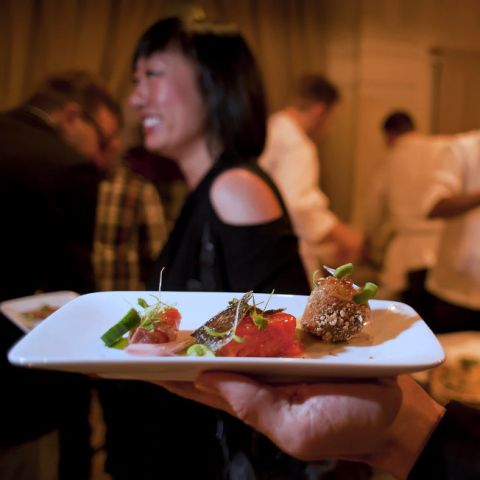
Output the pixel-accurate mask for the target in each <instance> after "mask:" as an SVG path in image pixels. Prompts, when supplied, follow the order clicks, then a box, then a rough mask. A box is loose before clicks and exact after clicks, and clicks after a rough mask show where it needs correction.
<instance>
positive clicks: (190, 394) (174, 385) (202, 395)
mask: <svg viewBox="0 0 480 480" xmlns="http://www.w3.org/2000/svg"><path fill="white" fill-rule="evenodd" d="M153 383H155V384H156V385H160V386H161V387H163V388H165V389H167V390H168V391H169V392H172V393H174V394H176V395H178V396H180V397H183V398H187V399H189V400H193V401H194V402H198V403H202V404H204V405H207V406H209V407H212V408H216V409H218V410H223V411H225V412H227V413H230V414H232V412H231V410H230V408H229V405H228V404H227V402H225V401H224V400H223V399H222V398H221V397H219V396H218V395H215V394H211V393H208V392H203V391H201V390H198V389H197V388H196V387H195V384H194V383H192V382H168V381H162V382H153Z"/></svg>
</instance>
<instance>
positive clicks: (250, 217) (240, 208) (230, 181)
mask: <svg viewBox="0 0 480 480" xmlns="http://www.w3.org/2000/svg"><path fill="white" fill-rule="evenodd" d="M210 201H211V203H212V206H213V209H214V210H215V213H216V214H217V216H218V217H219V218H220V220H222V222H224V223H226V224H229V225H255V224H260V223H267V222H270V221H272V220H276V219H278V218H280V217H281V216H282V214H283V212H282V208H281V206H280V203H279V201H278V199H277V197H276V195H275V193H274V192H273V191H272V189H271V188H270V186H269V185H267V183H265V181H264V180H263V179H262V178H260V177H259V176H258V175H256V174H254V173H253V172H250V171H249V170H246V169H244V168H232V169H230V170H227V171H226V172H224V173H222V174H221V175H219V177H218V178H217V179H216V180H215V182H214V183H213V185H212V188H211V190H210Z"/></svg>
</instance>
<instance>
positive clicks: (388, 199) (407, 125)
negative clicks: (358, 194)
mask: <svg viewBox="0 0 480 480" xmlns="http://www.w3.org/2000/svg"><path fill="white" fill-rule="evenodd" d="M382 130H383V133H384V136H385V141H386V143H387V146H388V147H389V151H388V154H387V157H386V158H385V163H384V171H383V172H382V173H383V175H382V178H381V185H380V189H381V194H380V195H379V197H378V198H377V200H376V201H377V203H378V205H376V206H373V207H375V208H379V207H380V206H381V207H382V208H383V209H384V211H385V218H383V219H378V221H377V223H380V222H382V223H384V222H385V220H386V221H388V224H389V226H390V240H389V241H388V243H387V245H386V247H385V253H384V258H383V262H382V269H381V272H380V284H381V287H382V289H383V296H388V297H398V298H399V300H401V301H403V302H405V303H407V304H409V305H410V306H412V307H413V308H414V309H415V310H416V311H417V312H418V313H419V314H420V315H421V316H422V317H423V318H425V319H426V318H428V317H429V316H430V312H431V307H432V301H433V299H432V297H431V295H429V294H428V292H427V291H426V289H425V279H426V276H427V272H428V270H429V269H430V268H431V267H432V266H433V265H435V263H436V259H437V247H438V242H439V239H440V234H441V229H442V222H441V221H439V220H431V219H426V218H425V215H424V212H423V210H422V208H421V205H422V200H423V198H424V195H425V188H426V187H425V186H426V185H428V184H429V183H430V182H431V177H432V174H433V171H434V170H435V169H436V168H437V167H436V165H437V164H438V154H439V152H440V150H441V148H442V147H443V146H444V145H445V144H446V142H447V138H446V137H441V136H435V135H424V134H421V133H418V132H416V131H415V124H414V121H413V119H412V118H411V116H410V115H409V114H408V113H407V112H404V111H394V112H392V113H391V114H389V115H388V116H387V117H386V118H385V120H384V122H383V124H382ZM375 208H372V210H375ZM376 230H377V229H375V228H374V229H373V232H372V233H371V235H375V231H376Z"/></svg>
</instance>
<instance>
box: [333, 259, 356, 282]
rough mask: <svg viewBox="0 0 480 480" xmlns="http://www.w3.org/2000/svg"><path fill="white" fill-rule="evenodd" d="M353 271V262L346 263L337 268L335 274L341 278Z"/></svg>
mask: <svg viewBox="0 0 480 480" xmlns="http://www.w3.org/2000/svg"><path fill="white" fill-rule="evenodd" d="M352 272H353V263H346V264H345V265H340V266H339V267H338V268H336V269H335V272H334V273H333V276H334V277H335V278H338V279H339V280H341V279H342V278H344V277H347V276H349V275H351V274H352Z"/></svg>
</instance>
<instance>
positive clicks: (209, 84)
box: [133, 17, 266, 160]
mask: <svg viewBox="0 0 480 480" xmlns="http://www.w3.org/2000/svg"><path fill="white" fill-rule="evenodd" d="M167 50H168V51H177V50H178V51H179V52H180V53H182V54H184V55H185V56H186V57H187V58H189V59H191V60H192V61H193V62H194V64H195V65H196V66H197V75H198V85H199V89H200V92H201V94H202V96H203V98H204V101H205V105H206V107H207V109H208V115H207V118H208V125H207V128H208V130H209V133H210V136H211V138H212V139H218V140H219V141H220V142H221V143H222V146H223V152H224V153H225V154H226V155H229V156H232V157H234V158H236V159H238V160H241V159H252V158H256V157H258V156H259V155H260V154H261V152H262V150H263V148H264V146H265V136H266V106H265V96H264V91H263V85H262V80H261V76H260V72H259V70H258V67H257V64H256V61H255V59H254V57H253V54H252V52H251V51H250V49H249V47H248V45H247V43H246V42H245V40H244V38H243V37H242V35H241V34H240V33H239V31H238V29H237V28H236V27H235V26H233V25H231V24H225V23H220V22H210V21H205V20H201V21H191V22H187V21H184V20H182V19H180V18H177V17H171V18H165V19H162V20H160V21H158V22H156V23H155V24H154V25H152V26H151V27H150V28H149V29H148V30H147V31H146V32H145V33H144V34H143V35H142V37H141V38H140V40H139V42H138V44H137V48H136V50H135V53H134V57H133V68H134V69H135V65H136V63H137V61H138V60H139V59H140V58H143V57H145V58H146V57H149V56H150V55H152V54H154V53H157V52H161V51H167Z"/></svg>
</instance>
